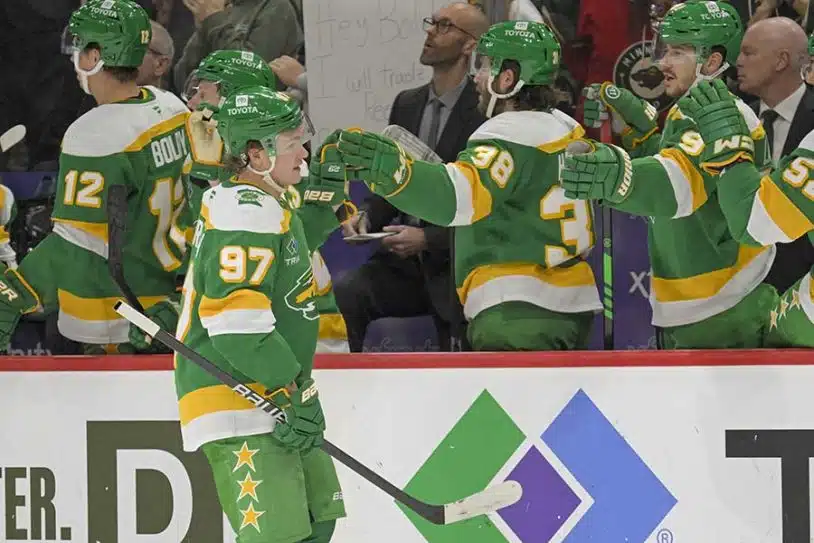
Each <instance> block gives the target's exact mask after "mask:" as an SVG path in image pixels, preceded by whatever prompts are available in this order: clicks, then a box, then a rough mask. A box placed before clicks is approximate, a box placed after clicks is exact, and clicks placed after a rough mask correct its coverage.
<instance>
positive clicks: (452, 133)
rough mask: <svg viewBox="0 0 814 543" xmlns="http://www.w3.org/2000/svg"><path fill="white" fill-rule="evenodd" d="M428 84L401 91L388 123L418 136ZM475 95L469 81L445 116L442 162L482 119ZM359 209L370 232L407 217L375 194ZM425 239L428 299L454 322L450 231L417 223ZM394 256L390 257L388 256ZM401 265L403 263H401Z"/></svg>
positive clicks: (440, 141) (440, 150)
mask: <svg viewBox="0 0 814 543" xmlns="http://www.w3.org/2000/svg"><path fill="white" fill-rule="evenodd" d="M429 88H430V87H429V85H424V86H422V87H418V88H415V89H409V90H406V91H402V92H400V93H399V94H398V96H396V99H395V101H394V102H393V107H392V109H391V110H390V121H389V124H397V125H399V126H402V127H404V128H406V129H407V130H409V131H410V132H411V133H413V134H415V135H418V129H419V127H420V126H421V117H422V115H423V113H424V106H425V105H426V104H427V100H428V98H429V93H430V91H429ZM477 106H478V94H477V91H476V89H475V84H474V82H472V81H471V80H470V81H469V83H467V85H466V86H465V87H464V90H463V92H462V93H461V96H460V97H459V98H458V101H457V102H456V104H455V107H454V108H453V109H452V111H451V112H450V114H449V119H448V120H447V124H446V125H445V126H444V131H443V132H442V133H441V136H440V137H439V138H438V145H436V147H435V149H434V150H435V152H436V153H438V156H440V157H441V159H442V160H443V161H444V162H454V161H455V159H456V157H457V156H458V153H459V152H461V151H463V150H464V148H465V147H466V141H467V140H468V139H469V136H470V135H471V134H472V133H473V132H474V131H475V129H476V128H478V127H479V126H480V125H481V124H483V122H484V121H485V120H486V118H485V117H484V116H483V115H482V114H481V113H480V112H478V110H477ZM361 207H362V209H364V210H365V211H366V212H367V213H368V218H369V220H370V227H371V228H370V231H371V232H378V231H380V230H381V229H382V227H384V226H387V225H388V224H390V223H391V222H392V221H393V220H394V219H396V218H399V219H401V222H406V218H407V216H406V215H405V214H403V213H402V212H401V211H399V210H398V209H396V208H395V207H394V206H393V205H392V204H390V202H388V201H387V200H385V199H384V198H382V197H380V196H376V195H371V196H370V197H369V198H368V199H367V200H365V202H364V203H363V204H362V206H361ZM420 225H421V226H422V227H423V228H424V234H425V236H426V238H427V250H426V251H423V252H422V254H421V258H420V264H419V265H420V268H421V273H423V275H424V277H425V280H426V283H427V289H428V291H429V294H430V298H431V300H432V302H433V306H434V307H435V309H436V311H438V314H439V315H440V316H441V317H442V318H443V319H444V320H446V321H447V322H453V321H454V320H456V319H457V317H456V316H455V313H457V312H459V311H460V310H459V309H457V310H455V309H454V308H453V307H450V306H451V303H452V295H451V292H452V288H453V286H452V284H450V281H449V276H450V240H451V238H452V229H449V228H444V227H441V226H435V225H432V224H429V223H425V222H424V221H421V222H420ZM390 256H391V257H394V258H398V257H395V256H394V255H390ZM375 257H377V258H386V257H387V255H384V254H381V253H377V255H375ZM405 265H407V263H406V262H405Z"/></svg>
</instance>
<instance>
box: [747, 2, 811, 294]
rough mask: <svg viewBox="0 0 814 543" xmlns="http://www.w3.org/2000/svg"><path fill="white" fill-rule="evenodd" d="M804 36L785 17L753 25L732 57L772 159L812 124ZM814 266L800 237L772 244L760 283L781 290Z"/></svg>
mask: <svg viewBox="0 0 814 543" xmlns="http://www.w3.org/2000/svg"><path fill="white" fill-rule="evenodd" d="M808 60H809V56H808V38H807V37H806V34H805V32H804V31H803V29H802V28H801V27H800V25H798V24H797V23H795V22H794V21H793V20H791V19H788V18H786V17H772V18H769V19H765V20H763V21H759V22H757V23H755V24H753V25H752V26H750V27H749V29H748V30H747V31H746V33H745V34H744V36H743V42H742V44H741V52H740V55H739V56H738V63H737V68H738V84H739V87H740V90H741V91H743V92H746V93H749V94H752V95H754V96H756V97H757V98H758V99H759V100H757V101H755V102H754V103H752V104H750V106H751V107H752V109H754V110H755V112H756V113H758V114H759V115H760V118H761V120H762V121H763V128H764V129H765V130H766V141H767V142H768V143H769V148H770V149H771V153H772V159H773V161H774V163H775V164H777V163H778V162H779V161H780V159H781V157H783V156H785V155H787V154H789V153H791V152H792V150H794V149H796V148H797V147H798V146H799V144H800V142H801V141H802V139H803V138H804V137H805V136H806V134H808V132H809V131H810V130H811V128H812V126H814V90H812V89H810V88H808V87H807V86H806V85H805V83H804V82H803V80H802V78H801V71H802V69H803V68H804V67H805V66H806V65H807V64H808ZM812 265H814V247H812V246H811V242H810V241H809V240H808V238H806V237H802V238H800V239H798V240H797V241H795V242H794V243H788V244H778V245H777V257H776V258H775V260H774V264H773V265H772V268H771V271H770V272H769V275H768V277H767V278H766V282H767V283H769V284H770V285H772V286H774V287H775V288H776V289H777V291H778V292H786V290H788V288H789V287H791V286H792V285H793V284H794V283H795V282H796V281H797V279H799V278H800V277H802V276H803V275H805V274H806V272H808V270H810V269H811V267H812Z"/></svg>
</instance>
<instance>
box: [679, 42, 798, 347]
mask: <svg viewBox="0 0 814 543" xmlns="http://www.w3.org/2000/svg"><path fill="white" fill-rule="evenodd" d="M812 52H814V51H812ZM679 105H680V107H681V108H682V110H684V109H686V110H687V111H689V112H692V115H693V118H695V119H696V123H697V124H698V128H699V131H700V132H701V134H702V135H703V136H704V138H705V140H706V139H710V140H713V141H720V142H722V143H721V144H719V145H708V146H707V148H705V151H704V152H703V153H702V160H703V163H702V166H705V167H708V168H710V169H711V170H713V171H717V172H721V175H720V177H719V179H718V194H719V200H720V203H721V209H722V210H723V212H724V215H725V217H726V219H727V221H728V223H729V229H730V231H731V232H732V234H733V235H734V237H735V239H737V240H739V241H741V242H743V243H747V244H749V245H753V246H756V247H760V246H766V245H772V244H773V243H790V242H792V241H794V240H795V239H797V238H799V237H801V236H803V235H806V234H808V236H809V238H811V239H812V240H814V237H812V232H814V203H812V201H814V181H812V180H811V171H812V170H814V130H812V131H811V132H810V133H809V134H808V135H807V136H806V137H805V138H803V141H802V142H801V143H800V146H799V147H798V148H797V149H795V150H794V151H793V152H792V153H791V154H790V155H788V156H786V157H783V159H782V160H781V162H780V164H778V165H777V168H776V169H774V170H773V171H771V172H768V173H765V174H764V173H762V172H761V171H760V170H759V169H758V168H757V167H756V166H755V164H754V162H753V159H752V157H751V156H749V155H748V153H746V156H744V157H741V158H740V160H738V161H737V162H735V163H733V164H731V165H730V166H729V167H727V168H724V169H723V170H721V168H720V166H718V164H719V163H722V162H726V161H725V160H722V159H721V157H720V156H719V154H724V155H726V154H728V153H731V150H730V149H731V148H730V147H729V146H728V145H726V144H725V143H724V142H729V141H733V140H736V141H737V140H744V139H748V138H749V137H750V134H749V130H748V128H747V127H746V126H745V125H744V124H743V123H742V122H738V121H739V119H738V118H737V117H736V116H735V115H734V113H733V110H735V108H736V107H737V106H736V105H735V99H734V97H733V96H731V95H730V94H729V92H728V91H727V89H726V87H725V86H723V85H722V84H721V82H719V81H716V82H714V84H713V85H711V86H710V85H708V84H704V85H699V86H698V88H696V89H693V91H692V93H691V94H690V95H689V96H688V97H686V98H683V99H682V101H681V102H679ZM708 134H710V135H709V136H708ZM750 159H752V160H750ZM812 274H814V270H812V271H811V272H809V273H807V274H806V275H804V276H803V277H802V278H801V279H800V280H799V281H797V283H795V284H794V285H793V286H791V287H790V288H789V289H788V290H787V291H786V292H784V293H783V294H782V296H781V297H780V299H779V301H778V302H777V303H776V305H774V306H773V307H770V308H769V309H768V310H767V314H766V316H767V317H768V320H769V334H768V338H767V341H766V346H767V347H814V287H813V286H812V285H814V282H812Z"/></svg>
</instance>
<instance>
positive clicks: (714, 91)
mask: <svg viewBox="0 0 814 543" xmlns="http://www.w3.org/2000/svg"><path fill="white" fill-rule="evenodd" d="M678 107H679V109H680V110H681V113H683V114H684V115H686V116H687V117H690V118H691V119H692V120H693V121H695V124H696V126H697V127H698V132H699V133H700V134H701V139H703V140H704V149H703V151H702V152H701V168H703V170H704V171H705V172H707V173H709V174H711V175H718V174H720V172H721V170H723V169H724V168H726V167H728V166H731V165H732V164H735V163H737V162H742V161H748V162H754V161H755V156H754V155H755V143H754V141H752V137H751V135H750V132H749V127H748V126H746V121H745V120H744V119H743V114H741V112H740V110H739V109H738V104H737V102H736V99H735V97H734V96H733V95H732V94H731V93H730V92H729V89H728V88H727V87H726V84H725V83H724V82H723V81H722V80H720V79H716V80H714V81H712V82H709V81H702V82H701V83H698V85H696V86H695V87H694V88H693V89H692V90H691V91H690V93H689V94H688V95H687V96H685V97H684V98H682V99H681V100H679V101H678Z"/></svg>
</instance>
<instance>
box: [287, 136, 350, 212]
mask: <svg viewBox="0 0 814 543" xmlns="http://www.w3.org/2000/svg"><path fill="white" fill-rule="evenodd" d="M338 141H339V130H336V131H335V132H333V133H332V134H331V135H329V136H328V137H327V138H325V141H324V142H323V143H322V147H320V148H319V149H318V150H317V152H316V153H314V154H313V155H312V156H311V163H310V164H309V165H308V177H307V179H305V180H303V182H301V183H299V184H298V185H297V187H298V188H300V187H301V192H302V201H303V203H309V202H311V203H316V204H324V205H327V206H330V207H334V208H335V207H336V206H339V205H340V204H342V202H344V201H345V200H346V199H347V198H348V196H347V194H346V190H347V181H348V179H347V171H346V168H345V163H344V162H342V156H341V155H340V154H339V150H338V149H337V142H338Z"/></svg>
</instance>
